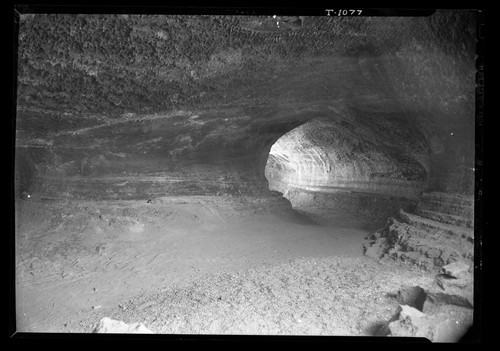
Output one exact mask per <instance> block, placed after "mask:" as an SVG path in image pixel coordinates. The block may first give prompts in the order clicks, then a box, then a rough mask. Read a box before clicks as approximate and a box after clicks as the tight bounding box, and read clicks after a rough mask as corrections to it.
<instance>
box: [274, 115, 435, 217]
mask: <svg viewBox="0 0 500 351" xmlns="http://www.w3.org/2000/svg"><path fill="white" fill-rule="evenodd" d="M393 133H394V132H393ZM405 136H406V135H405V133H402V135H396V136H394V135H393V136H392V138H387V137H386V135H384V134H383V133H380V132H379V131H378V129H377V128H376V125H375V126H373V125H367V126H366V128H362V125H360V124H359V123H348V122H346V121H342V120H340V121H339V120H335V119H313V120H311V121H309V122H306V123H304V124H302V125H300V126H299V127H296V128H295V129H292V130H291V131H289V132H287V133H286V134H284V135H282V136H281V137H280V138H279V139H278V140H277V141H276V142H275V143H274V144H273V145H272V146H271V148H270V151H269V155H268V159H267V163H266V166H265V172H264V173H265V177H266V179H267V181H268V184H269V189H270V190H272V191H277V192H279V193H281V194H283V195H282V196H283V197H284V198H286V199H287V200H289V201H290V202H291V204H292V207H293V208H294V209H295V210H296V211H299V212H301V213H306V214H310V215H313V216H318V215H321V214H323V215H328V214H330V213H332V212H339V211H343V212H346V213H351V214H364V215H369V216H370V217H372V218H373V220H374V221H375V223H379V224H380V223H383V222H385V221H386V220H387V218H388V217H389V216H391V215H394V214H395V213H397V211H399V209H401V208H402V209H405V210H410V209H412V208H414V207H415V205H416V203H417V201H418V197H419V195H420V194H421V193H422V192H423V190H424V189H425V186H426V184H427V179H428V169H429V166H428V164H429V161H428V152H427V150H426V149H425V147H420V145H423V144H419V142H420V141H419V140H416V141H414V142H412V143H409V142H406V143H402V142H401V140H402V139H404V138H405ZM375 225H376V224H375Z"/></svg>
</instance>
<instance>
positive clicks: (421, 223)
mask: <svg viewBox="0 0 500 351" xmlns="http://www.w3.org/2000/svg"><path fill="white" fill-rule="evenodd" d="M439 215H443V214H441V213H440V214H439ZM445 216H450V215H445ZM399 219H400V220H402V221H403V222H405V223H407V224H410V225H412V226H415V227H417V228H419V229H422V230H426V231H429V229H430V230H438V231H442V232H444V233H446V234H448V235H456V236H459V237H462V238H464V239H467V240H469V241H470V242H474V229H472V228H466V227H465V226H461V225H455V224H453V223H443V222H440V221H436V220H433V219H431V218H428V217H421V216H418V215H416V214H411V213H408V212H405V211H404V210H400V211H399Z"/></svg>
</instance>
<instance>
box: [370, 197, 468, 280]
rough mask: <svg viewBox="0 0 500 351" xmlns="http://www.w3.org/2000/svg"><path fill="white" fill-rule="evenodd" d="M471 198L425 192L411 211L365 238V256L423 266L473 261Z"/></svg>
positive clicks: (436, 267)
mask: <svg viewBox="0 0 500 351" xmlns="http://www.w3.org/2000/svg"><path fill="white" fill-rule="evenodd" d="M473 205H474V203H473V198H472V197H466V196H461V195H453V194H445V193H426V194H424V195H423V196H422V197H421V199H420V201H419V203H418V205H417V207H416V209H415V211H414V212H413V213H409V212H406V211H404V210H400V212H399V214H398V215H397V216H395V217H392V218H390V219H389V220H388V221H387V224H386V225H385V226H384V227H383V228H382V229H380V230H378V231H376V232H374V233H372V234H371V235H369V236H368V237H367V242H366V243H365V244H364V249H365V254H366V255H367V256H370V257H373V258H376V259H380V258H390V259H394V260H398V261H404V262H408V263H412V264H415V265H418V266H420V267H422V268H425V269H430V270H432V269H439V268H440V267H442V266H444V265H447V264H450V263H453V262H456V261H464V262H466V263H468V264H470V265H471V266H472V265H473V263H474V262H473V261H474V229H473V213H474V207H473Z"/></svg>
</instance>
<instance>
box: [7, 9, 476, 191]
mask: <svg viewBox="0 0 500 351" xmlns="http://www.w3.org/2000/svg"><path fill="white" fill-rule="evenodd" d="M292 19H293V18H292ZM474 21H475V15H474V13H473V12H471V11H438V12H437V13H436V14H434V15H433V16H431V17H429V18H398V17H391V18H375V17H374V18H370V17H360V18H333V17H331V18H330V17H326V16H324V17H306V18H305V19H304V20H303V21H301V22H300V23H301V24H300V26H299V25H298V24H297V23H296V22H294V21H292V20H289V21H288V22H286V21H283V23H288V24H287V25H282V26H281V27H277V26H276V25H275V21H273V20H272V18H271V17H270V16H218V15H211V16H204V15H200V16H194V15H189V16H182V15H179V16H178V15H175V16H173V15H168V16H158V15H155V16H144V15H64V14H60V15H55V14H47V15H46V14H24V15H21V17H20V21H19V37H18V82H17V89H18V91H17V96H18V100H17V116H16V132H17V137H16V150H17V153H19V154H33V155H38V156H36V157H32V158H31V161H30V166H29V168H30V169H31V170H28V168H27V167H24V166H22V165H21V163H22V162H19V167H18V177H20V178H23V179H26V180H22V182H24V183H30V184H33V185H32V190H33V191H34V192H38V193H40V194H44V195H45V196H61V195H64V194H68V195H71V196H81V197H91V198H93V197H95V198H148V197H150V196H155V195H160V194H162V195H168V194H207V193H210V194H216V193H219V192H229V193H234V194H239V193H243V194H265V193H266V192H267V190H268V189H267V185H268V182H267V180H266V178H265V174H264V173H265V172H264V168H265V165H266V162H267V157H268V154H269V150H270V148H271V146H272V145H273V144H274V143H275V142H276V141H277V140H278V139H279V138H280V137H281V136H283V135H285V134H286V133H287V132H289V131H291V130H293V129H294V128H296V127H298V126H300V125H301V124H303V123H305V122H307V121H310V120H313V119H319V120H322V121H329V122H328V123H331V124H328V123H327V124H325V126H324V127H325V128H324V130H325V131H326V130H328V131H330V132H331V133H336V134H334V135H336V136H338V137H339V139H335V140H346V141H348V142H349V143H344V144H335V143H333V144H332V145H333V146H332V152H331V153H330V154H329V155H330V156H328V157H330V158H335V156H334V155H337V156H338V155H343V154H344V152H345V151H343V149H341V147H347V148H351V147H353V143H354V141H355V140H356V141H358V144H357V145H358V146H357V147H359V148H360V149H359V150H357V149H355V148H353V149H352V150H351V151H352V155H351V154H350V155H351V156H350V157H351V158H352V159H353V160H354V159H355V158H356V157H360V156H359V155H362V154H363V153H361V154H357V151H363V152H364V154H365V155H366V153H372V156H369V157H368V158H367V159H366V160H364V161H360V160H357V161H355V162H357V164H358V165H359V167H360V168H359V169H360V170H359V171H355V169H357V168H356V167H352V168H351V170H350V171H347V170H348V168H345V167H344V168H343V169H344V171H342V172H340V173H332V174H336V175H337V176H336V177H329V178H328V181H332V180H333V179H336V180H338V181H340V177H338V176H339V175H340V174H349V175H350V176H351V180H353V181H354V179H357V181H358V183H355V182H353V183H352V185H353V186H355V187H358V188H362V186H361V184H364V185H363V186H364V187H365V188H366V187H371V188H377V187H379V186H381V184H382V181H381V179H390V180H391V181H390V184H396V180H398V179H399V178H398V177H399V176H396V173H397V172H400V173H401V172H405V171H408V172H409V174H410V173H411V174H412V175H411V176H409V177H407V176H403V177H402V178H400V179H399V180H402V181H403V184H406V185H408V184H410V183H411V184H413V183H412V182H425V183H426V186H427V188H428V189H429V190H436V191H445V192H458V193H462V194H472V190H473V187H472V186H471V184H472V179H473V178H471V170H470V167H473V155H474V148H473V145H474V140H473V133H472V132H471V130H473V122H474V86H475V83H474V73H475V69H474V54H475V47H474V40H475V22H474ZM339 116H340V117H339ZM471 126H472V128H471ZM357 132H359V133H361V134H356V133H357ZM391 132H392V134H391ZM450 133H454V134H453V135H451V134H450ZM327 134H328V133H327ZM327 134H325V135H324V136H321V135H317V136H314V138H311V140H314V139H316V138H317V140H323V139H325V138H326V137H328V135H329V134H328V135H327ZM325 140H326V139H325ZM407 140H408V143H406V144H405V145H404V146H402V147H399V149H398V147H396V148H395V149H393V151H394V152H392V151H391V148H392V147H393V146H394V145H392V146H391V143H393V144H395V143H397V142H405V141H407ZM325 142H326V141H325ZM321 143H323V141H322V142H321ZM323 146H326V145H323ZM413 146H417V147H416V148H415V152H414V154H411V153H409V152H408V149H409V148H412V147H413ZM338 148H339V149H338ZM403 149H404V150H406V151H405V154H404V155H406V156H408V157H409V158H408V160H400V159H395V158H397V157H402V156H401V155H399V156H398V153H399V150H403ZM425 150H429V156H428V159H429V161H428V163H427V161H426V160H427V156H425V155H423V154H425ZM355 151H356V152H355ZM417 151H418V152H417ZM421 151H423V153H422V155H421V156H418V157H417V154H419V155H420V153H421ZM410 154H411V155H410ZM406 156H405V157H406ZM419 157H420V158H419ZM336 161H338V160H336ZM337 163H338V162H337ZM403 164H405V167H406V168H404V167H403V166H402V165H403ZM427 164H428V165H427ZM394 165H401V167H400V168H398V166H394ZM393 166H394V167H393ZM16 167H17V165H16ZM391 167H392V168H391ZM426 167H428V168H429V169H427V168H426ZM468 167H469V168H468ZM334 169H339V168H334ZM35 171H36V172H35ZM386 171H387V172H389V173H384V172H386ZM334 172H335V171H334ZM349 172H350V173H349ZM356 172H357V173H356ZM391 172H392V173H391ZM33 174H36V177H35V178H36V181H34V180H30V179H32V178H33V177H32V175H33ZM374 174H376V175H374ZM401 174H402V173H401ZM370 175H371V176H372V178H371V180H370ZM30 177H32V178H30ZM412 177H413V178H412ZM408 180H409V181H410V182H409V183H408ZM405 182H406V183H405ZM355 184H357V185H355ZM415 184H416V183H415ZM35 185H36V186H35ZM400 188H404V187H400ZM411 188H412V187H411V186H408V189H411ZM416 188H418V187H416ZM416 188H415V189H416ZM380 189H382V187H380Z"/></svg>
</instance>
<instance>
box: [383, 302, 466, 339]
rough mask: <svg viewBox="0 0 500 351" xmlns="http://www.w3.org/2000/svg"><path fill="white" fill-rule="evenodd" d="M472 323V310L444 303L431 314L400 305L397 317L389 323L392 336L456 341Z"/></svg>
mask: <svg viewBox="0 0 500 351" xmlns="http://www.w3.org/2000/svg"><path fill="white" fill-rule="evenodd" d="M471 324H472V311H471V310H469V309H466V308H462V307H458V306H453V305H446V306H442V307H440V308H438V309H436V310H435V311H433V313H432V314H425V313H422V312H420V311H419V310H417V309H415V308H413V307H410V306H401V308H400V312H399V318H398V319H397V320H395V321H393V322H391V323H389V329H390V332H391V335H392V336H405V337H421V338H426V339H429V340H430V341H432V342H457V341H459V340H460V338H461V337H462V336H463V335H464V334H465V333H466V332H467V330H468V328H469V327H470V325H471Z"/></svg>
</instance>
